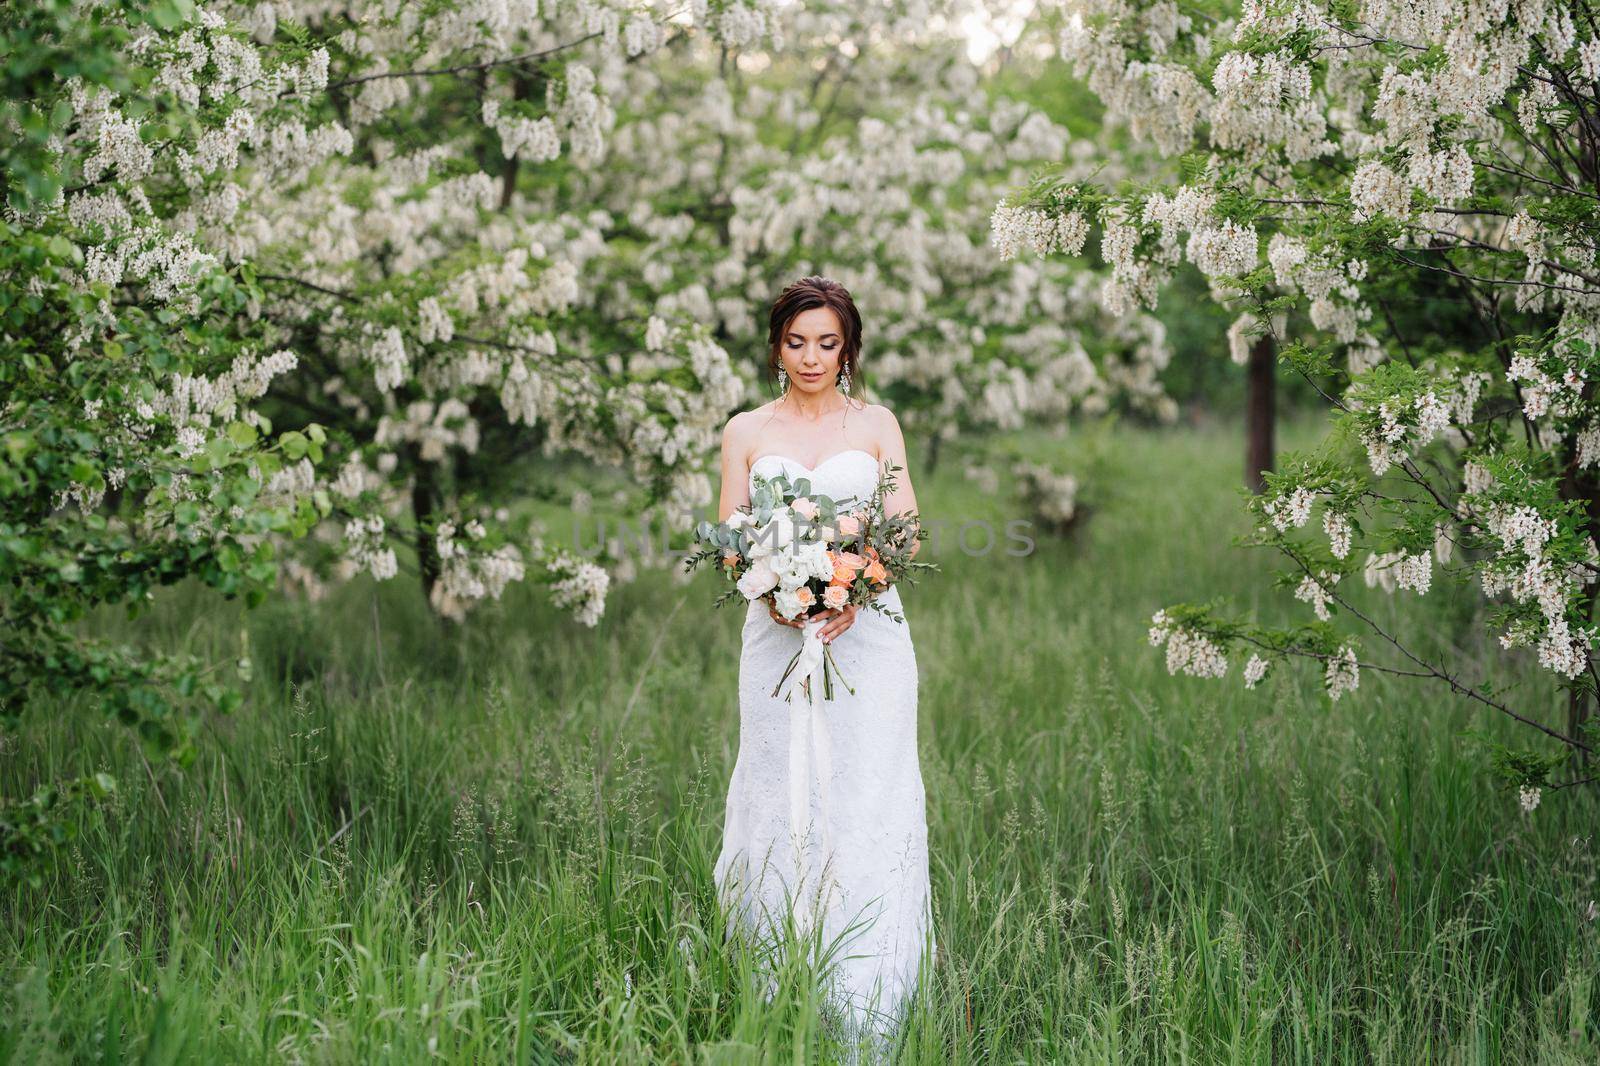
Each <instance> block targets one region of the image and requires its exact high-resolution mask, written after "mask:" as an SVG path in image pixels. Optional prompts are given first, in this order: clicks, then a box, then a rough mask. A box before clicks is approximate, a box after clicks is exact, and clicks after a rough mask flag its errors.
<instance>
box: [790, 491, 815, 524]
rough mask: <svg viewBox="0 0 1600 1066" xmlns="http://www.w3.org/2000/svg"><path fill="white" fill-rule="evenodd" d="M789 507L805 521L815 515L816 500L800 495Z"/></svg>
mask: <svg viewBox="0 0 1600 1066" xmlns="http://www.w3.org/2000/svg"><path fill="white" fill-rule="evenodd" d="M789 509H790V510H791V511H793V512H794V513H795V514H797V515H799V516H800V517H801V518H804V519H805V520H806V521H807V522H809V521H811V520H812V519H814V518H816V517H817V501H816V500H813V499H810V498H809V497H806V496H801V497H800V498H799V499H797V500H795V501H794V502H793V503H791V504H790V505H789Z"/></svg>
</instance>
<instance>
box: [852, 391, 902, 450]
mask: <svg viewBox="0 0 1600 1066" xmlns="http://www.w3.org/2000/svg"><path fill="white" fill-rule="evenodd" d="M862 413H863V414H865V415H866V416H867V420H868V422H869V424H870V425H871V426H872V435H873V436H874V437H875V438H877V441H878V446H879V450H887V449H890V448H892V447H903V446H904V444H905V438H904V436H903V435H902V434H901V432H900V420H899V419H898V418H896V417H895V416H894V412H893V411H891V410H889V408H887V407H885V406H884V405H883V404H881V403H869V404H866V405H864V408H863V411H862Z"/></svg>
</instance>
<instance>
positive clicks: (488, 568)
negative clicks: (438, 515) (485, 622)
mask: <svg viewBox="0 0 1600 1066" xmlns="http://www.w3.org/2000/svg"><path fill="white" fill-rule="evenodd" d="M487 536H488V530H486V529H485V528H484V525H483V523H482V522H481V521H479V520H478V519H476V518H474V519H471V520H469V521H467V522H465V523H462V524H461V525H459V526H458V525H457V524H456V523H455V522H454V521H445V522H441V523H439V526H438V528H437V529H436V530H435V533H434V550H435V552H436V553H437V555H438V558H439V574H438V577H437V579H436V580H435V581H434V584H433V589H432V590H431V591H430V592H429V594H428V598H429V601H430V603H431V604H432V606H433V609H434V610H435V611H437V612H438V613H439V614H441V615H442V616H444V617H445V618H449V619H451V620H452V621H456V622H461V621H464V620H465V619H466V614H467V608H468V607H469V606H470V605H471V604H472V603H474V602H476V601H479V600H486V599H495V600H498V599H499V598H500V594H501V593H502V592H504V591H505V587H506V585H507V584H509V583H510V582H512V581H521V580H522V578H523V574H524V568H523V562H522V553H521V552H519V551H517V549H516V547H515V545H511V544H501V545H500V546H498V547H496V548H494V549H492V550H484V549H482V548H480V547H478V545H480V544H481V543H482V542H483V541H484V539H485V538H486V537H487Z"/></svg>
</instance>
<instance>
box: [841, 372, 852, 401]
mask: <svg viewBox="0 0 1600 1066" xmlns="http://www.w3.org/2000/svg"><path fill="white" fill-rule="evenodd" d="M839 387H840V388H841V389H843V390H844V394H845V395H846V396H848V395H850V368H849V367H845V368H844V370H843V371H842V372H841V373H840V374H839Z"/></svg>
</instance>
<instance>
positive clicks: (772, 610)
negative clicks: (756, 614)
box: [767, 600, 806, 629]
mask: <svg viewBox="0 0 1600 1066" xmlns="http://www.w3.org/2000/svg"><path fill="white" fill-rule="evenodd" d="M767 613H768V614H770V615H771V616H772V620H773V621H774V622H776V623H778V624H779V625H780V626H793V627H794V628H796V629H804V628H805V627H806V625H805V622H804V621H802V620H801V619H799V618H785V617H784V616H783V615H781V614H779V613H778V609H777V608H776V607H774V606H773V605H772V602H771V601H770V600H769V601H768V602H767Z"/></svg>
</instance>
